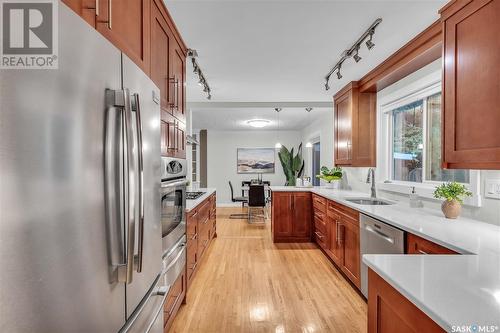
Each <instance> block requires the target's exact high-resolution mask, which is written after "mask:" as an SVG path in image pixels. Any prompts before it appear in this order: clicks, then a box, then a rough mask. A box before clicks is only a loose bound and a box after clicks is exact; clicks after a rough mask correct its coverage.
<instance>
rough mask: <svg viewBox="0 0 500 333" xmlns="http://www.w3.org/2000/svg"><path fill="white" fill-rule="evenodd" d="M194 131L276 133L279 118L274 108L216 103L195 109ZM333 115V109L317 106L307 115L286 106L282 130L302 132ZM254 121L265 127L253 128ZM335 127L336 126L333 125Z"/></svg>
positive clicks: (283, 113)
mask: <svg viewBox="0 0 500 333" xmlns="http://www.w3.org/2000/svg"><path fill="white" fill-rule="evenodd" d="M191 110H192V111H193V128H196V129H213V130H223V131H230V130H276V129H278V115H277V113H276V111H274V108H273V107H252V106H248V107H247V106H240V105H234V106H233V104H232V103H231V104H230V105H227V104H226V105H224V103H222V104H217V103H216V104H215V106H214V107H203V108H192V109H191ZM327 112H332V109H331V107H315V108H313V110H312V111H311V113H310V114H309V115H308V114H307V112H306V110H305V108H302V107H283V108H282V110H281V112H280V114H279V117H280V119H279V128H280V130H301V129H303V128H304V127H305V126H307V125H308V124H309V123H310V122H312V121H314V119H317V117H319V116H321V115H324V114H325V113H327ZM251 119H265V120H268V121H269V124H268V125H267V126H266V127H264V128H253V127H251V126H250V125H248V124H247V121H248V120H251ZM332 126H333V124H332Z"/></svg>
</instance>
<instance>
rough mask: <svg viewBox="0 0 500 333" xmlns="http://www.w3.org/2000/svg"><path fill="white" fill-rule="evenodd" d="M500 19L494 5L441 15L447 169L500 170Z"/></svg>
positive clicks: (484, 2) (499, 5) (477, 2)
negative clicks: (499, 132)
mask: <svg viewBox="0 0 500 333" xmlns="http://www.w3.org/2000/svg"><path fill="white" fill-rule="evenodd" d="M459 6H463V7H461V8H459V9H458V10H457V7H459ZM450 12H451V13H450ZM499 13H500V1H494V0H489V1H488V0H474V1H471V2H468V3H467V2H465V1H463V2H458V1H457V2H456V4H454V5H452V6H449V8H448V9H445V11H444V12H443V13H442V15H443V16H444V25H443V29H444V32H443V33H444V54H443V59H444V75H443V78H444V81H443V91H444V93H443V110H444V112H443V124H444V127H443V129H444V131H443V155H442V156H443V167H445V168H450V169H500V135H499V134H498V127H499V124H500V94H499V91H500V80H499V78H500V66H499V65H498V64H500V38H499V37H498V31H500V20H499V19H498V17H499ZM478 64H481V65H478Z"/></svg>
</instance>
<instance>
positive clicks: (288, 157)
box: [278, 143, 304, 186]
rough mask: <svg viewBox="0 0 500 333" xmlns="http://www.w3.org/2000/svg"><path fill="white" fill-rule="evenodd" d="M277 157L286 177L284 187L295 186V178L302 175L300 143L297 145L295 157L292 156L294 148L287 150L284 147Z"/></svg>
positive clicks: (302, 162) (302, 165)
mask: <svg viewBox="0 0 500 333" xmlns="http://www.w3.org/2000/svg"><path fill="white" fill-rule="evenodd" d="M278 157H279V159H280V162H281V166H282V167H283V172H284V173H285V177H286V184H285V186H295V185H296V180H297V178H301V177H302V174H303V173H304V160H303V159H302V143H301V144H300V145H299V149H297V154H296V155H295V154H294V148H292V149H291V150H288V149H287V148H286V147H285V146H281V149H280V151H279V152H278Z"/></svg>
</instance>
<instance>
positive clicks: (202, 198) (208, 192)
mask: <svg viewBox="0 0 500 333" xmlns="http://www.w3.org/2000/svg"><path fill="white" fill-rule="evenodd" d="M186 191H187V192H205V193H204V194H203V195H202V196H200V197H199V198H197V199H194V200H186V213H189V212H190V211H191V210H192V209H194V208H196V207H198V205H199V204H201V203H202V202H203V201H205V199H207V198H208V197H209V196H210V195H211V194H212V193H214V192H215V188H197V189H192V188H190V187H188V188H187V189H186Z"/></svg>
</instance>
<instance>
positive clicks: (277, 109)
mask: <svg viewBox="0 0 500 333" xmlns="http://www.w3.org/2000/svg"><path fill="white" fill-rule="evenodd" d="M274 111H276V113H277V114H278V132H277V133H278V135H277V136H278V140H277V141H276V144H275V145H274V148H277V149H281V143H280V111H281V108H274Z"/></svg>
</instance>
